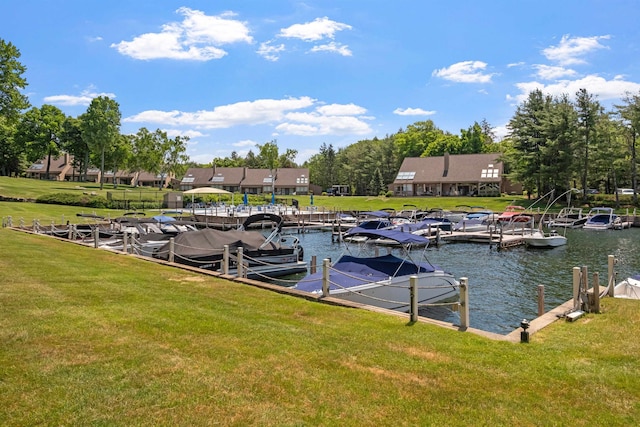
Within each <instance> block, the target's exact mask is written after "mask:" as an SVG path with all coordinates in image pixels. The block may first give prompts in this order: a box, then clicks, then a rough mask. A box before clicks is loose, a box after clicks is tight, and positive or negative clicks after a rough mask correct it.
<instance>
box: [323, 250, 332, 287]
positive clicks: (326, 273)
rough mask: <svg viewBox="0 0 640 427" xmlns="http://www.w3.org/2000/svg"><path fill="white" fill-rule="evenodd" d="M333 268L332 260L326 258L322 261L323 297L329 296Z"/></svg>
mask: <svg viewBox="0 0 640 427" xmlns="http://www.w3.org/2000/svg"><path fill="white" fill-rule="evenodd" d="M330 267H331V260H330V259H329V258H325V259H324V260H323V261H322V296H323V297H328V296H329V268H330Z"/></svg>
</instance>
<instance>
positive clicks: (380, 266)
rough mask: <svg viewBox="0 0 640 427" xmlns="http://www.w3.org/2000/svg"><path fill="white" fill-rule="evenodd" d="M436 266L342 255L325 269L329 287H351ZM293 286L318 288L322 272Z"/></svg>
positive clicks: (384, 256) (407, 261) (316, 289)
mask: <svg viewBox="0 0 640 427" xmlns="http://www.w3.org/2000/svg"><path fill="white" fill-rule="evenodd" d="M435 270H436V268H435V267H434V266H432V265H431V264H428V263H414V262H412V261H410V260H407V259H404V260H403V259H402V258H398V257H396V256H394V255H390V254H389V255H383V256H379V257H372V258H359V257H354V256H351V255H343V256H342V257H340V259H339V260H338V261H337V262H336V263H335V264H334V265H333V266H332V268H331V270H330V271H329V282H330V283H331V284H330V286H329V289H330V290H331V289H341V288H351V287H354V286H360V285H363V284H365V283H371V282H377V281H380V280H387V279H389V277H398V276H410V275H413V274H418V273H429V272H433V271H435ZM294 289H299V290H301V291H307V292H319V291H322V271H320V272H317V273H314V274H310V275H308V276H307V277H305V278H304V279H302V280H300V281H299V282H298V283H296V285H295V286H294Z"/></svg>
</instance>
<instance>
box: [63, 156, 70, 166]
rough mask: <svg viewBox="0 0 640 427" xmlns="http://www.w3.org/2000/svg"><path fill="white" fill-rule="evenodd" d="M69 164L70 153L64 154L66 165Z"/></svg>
mask: <svg viewBox="0 0 640 427" xmlns="http://www.w3.org/2000/svg"><path fill="white" fill-rule="evenodd" d="M68 164H69V153H64V165H65V166H66V165H68Z"/></svg>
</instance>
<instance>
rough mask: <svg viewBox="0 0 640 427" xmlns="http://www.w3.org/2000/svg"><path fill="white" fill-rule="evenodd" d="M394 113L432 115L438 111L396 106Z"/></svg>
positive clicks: (400, 114) (401, 114)
mask: <svg viewBox="0 0 640 427" xmlns="http://www.w3.org/2000/svg"><path fill="white" fill-rule="evenodd" d="M393 114H397V115H399V116H432V115H434V114H436V112H435V111H427V110H423V109H422V108H396V109H395V110H393Z"/></svg>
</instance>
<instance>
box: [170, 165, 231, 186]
mask: <svg viewBox="0 0 640 427" xmlns="http://www.w3.org/2000/svg"><path fill="white" fill-rule="evenodd" d="M243 173H244V168H216V169H215V177H214V173H213V168H189V169H188V170H187V173H185V175H184V177H183V178H182V181H181V183H182V184H184V185H191V186H193V187H204V186H211V185H212V184H213V185H219V186H223V185H224V186H238V185H240V182H241V181H242V176H243ZM212 179H213V180H212Z"/></svg>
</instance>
